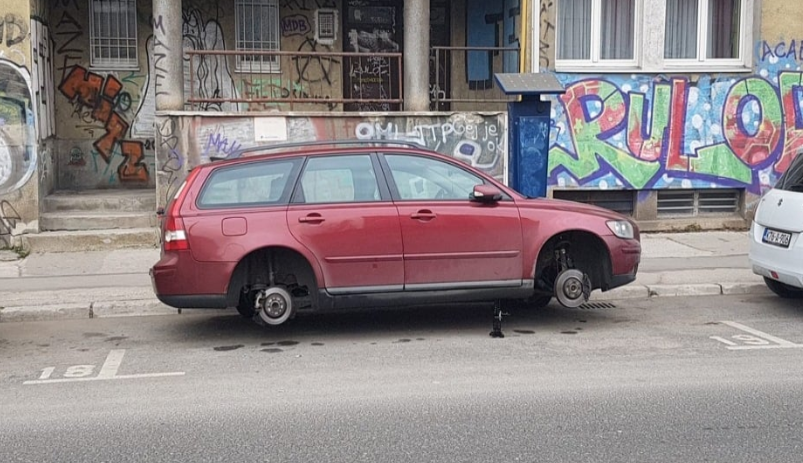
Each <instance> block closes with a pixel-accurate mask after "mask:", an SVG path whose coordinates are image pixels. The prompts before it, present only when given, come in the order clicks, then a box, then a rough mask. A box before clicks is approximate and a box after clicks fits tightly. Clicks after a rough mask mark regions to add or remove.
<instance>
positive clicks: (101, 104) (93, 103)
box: [59, 66, 150, 183]
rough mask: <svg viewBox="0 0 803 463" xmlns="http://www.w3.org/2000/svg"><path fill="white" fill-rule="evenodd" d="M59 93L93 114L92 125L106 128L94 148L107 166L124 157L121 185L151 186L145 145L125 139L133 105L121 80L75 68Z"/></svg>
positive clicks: (121, 164) (89, 116) (62, 83)
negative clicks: (139, 184) (128, 114)
mask: <svg viewBox="0 0 803 463" xmlns="http://www.w3.org/2000/svg"><path fill="white" fill-rule="evenodd" d="M59 91H60V92H61V93H62V94H63V95H64V96H65V97H67V99H69V100H70V101H72V102H74V104H75V105H76V106H77V107H78V108H79V109H88V110H90V111H91V112H90V113H89V114H88V118H89V119H90V120H91V121H94V122H98V123H101V124H103V128H104V130H105V133H104V134H103V135H102V136H101V137H100V138H98V139H97V140H96V141H95V143H94V144H93V146H94V147H95V149H96V150H97V152H98V154H100V156H101V157H102V158H103V160H104V161H105V162H106V163H107V164H110V163H111V162H112V158H113V157H114V155H115V154H117V153H119V154H120V155H121V156H122V157H123V161H122V162H121V163H120V164H119V166H118V167H117V175H118V178H119V179H120V181H121V182H145V183H146V182H148V180H149V178H150V175H149V173H148V167H147V165H146V164H145V162H144V158H145V152H144V147H143V145H142V142H140V141H134V140H125V139H124V137H126V135H127V134H128V128H129V124H128V122H126V120H125V119H124V118H123V116H122V113H123V112H125V111H128V110H129V109H130V108H131V104H132V101H131V95H129V94H128V93H127V92H124V91H123V84H122V83H121V82H120V80H119V79H117V77H115V76H114V75H111V74H109V75H107V76H106V77H105V78H104V77H103V76H101V75H100V74H97V73H94V72H90V71H87V70H86V69H85V68H83V67H82V66H74V67H73V68H72V70H71V71H70V73H69V74H67V76H66V77H65V78H64V79H63V80H62V81H61V84H59Z"/></svg>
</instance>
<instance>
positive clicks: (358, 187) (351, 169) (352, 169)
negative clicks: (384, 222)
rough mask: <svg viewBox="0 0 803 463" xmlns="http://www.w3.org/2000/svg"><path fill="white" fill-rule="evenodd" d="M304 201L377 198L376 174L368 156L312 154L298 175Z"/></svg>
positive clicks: (333, 201)
mask: <svg viewBox="0 0 803 463" xmlns="http://www.w3.org/2000/svg"><path fill="white" fill-rule="evenodd" d="M301 190H302V194H303V199H302V201H301V202H305V203H308V204H310V203H347V202H364V201H379V199H380V195H379V187H378V184H377V180H376V173H375V172H374V166H373V163H372V162H371V157H370V156H369V155H354V156H327V157H315V158H311V159H310V160H309V161H307V165H306V166H305V167H304V172H303V173H302V174H301Z"/></svg>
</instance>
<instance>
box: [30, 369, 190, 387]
mask: <svg viewBox="0 0 803 463" xmlns="http://www.w3.org/2000/svg"><path fill="white" fill-rule="evenodd" d="M163 376H184V372H183V371H174V372H170V373H143V374H139V375H118V376H112V377H109V378H100V377H97V376H96V377H94V378H61V379H36V380H33V381H25V382H24V383H22V384H26V385H28V384H51V383H77V382H83V381H106V380H110V379H139V378H161V377H163Z"/></svg>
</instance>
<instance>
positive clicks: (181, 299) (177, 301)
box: [156, 294, 228, 309]
mask: <svg viewBox="0 0 803 463" xmlns="http://www.w3.org/2000/svg"><path fill="white" fill-rule="evenodd" d="M156 297H157V298H158V299H159V300H160V301H161V302H162V303H163V304H167V305H169V306H170V307H175V308H177V309H225V308H227V306H228V304H226V295H225V294H223V295H218V294H209V295H207V294H201V295H190V296H186V295H184V296H160V295H159V294H157V295H156Z"/></svg>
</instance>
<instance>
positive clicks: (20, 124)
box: [0, 58, 37, 195]
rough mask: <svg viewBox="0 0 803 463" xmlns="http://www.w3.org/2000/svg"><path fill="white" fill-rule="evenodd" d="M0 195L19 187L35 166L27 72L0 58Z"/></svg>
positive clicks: (31, 173)
mask: <svg viewBox="0 0 803 463" xmlns="http://www.w3.org/2000/svg"><path fill="white" fill-rule="evenodd" d="M0 82H2V89H3V91H2V95H0V195H3V194H6V193H10V192H14V191H16V190H18V189H20V188H22V186H23V185H25V183H27V182H28V180H29V179H30V178H31V177H32V176H33V174H34V172H35V170H36V167H37V157H36V153H37V152H36V146H35V143H36V141H35V138H36V134H35V123H34V111H33V105H34V102H33V101H32V98H31V91H30V89H31V75H30V73H29V72H28V70H27V69H26V68H24V67H21V66H19V65H17V64H16V63H13V62H11V61H7V60H5V59H2V58H0Z"/></svg>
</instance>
